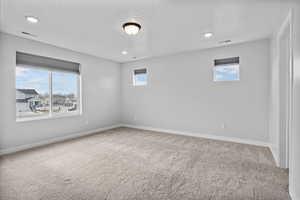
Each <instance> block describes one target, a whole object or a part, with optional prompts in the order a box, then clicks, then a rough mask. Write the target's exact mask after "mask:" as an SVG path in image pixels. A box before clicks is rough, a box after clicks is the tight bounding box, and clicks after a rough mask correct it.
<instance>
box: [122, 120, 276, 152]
mask: <svg viewBox="0 0 300 200" xmlns="http://www.w3.org/2000/svg"><path fill="white" fill-rule="evenodd" d="M122 127H128V128H136V129H143V130H149V131H156V132H164V133H170V134H176V135H185V136H193V137H201V138H207V139H213V140H221V141H227V142H235V143H242V144H251V145H256V146H263V147H269V148H270V147H271V144H270V143H267V142H261V141H256V140H248V139H241V138H235V137H226V136H217V135H212V134H200V133H192V132H185V131H176V130H170V129H161V128H153V127H148V126H136V125H131V124H122Z"/></svg>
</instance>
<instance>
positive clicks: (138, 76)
mask: <svg viewBox="0 0 300 200" xmlns="http://www.w3.org/2000/svg"><path fill="white" fill-rule="evenodd" d="M133 85H134V86H141V85H147V69H146V68H142V69H135V70H134V71H133Z"/></svg>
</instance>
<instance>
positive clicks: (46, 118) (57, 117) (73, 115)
mask: <svg viewBox="0 0 300 200" xmlns="http://www.w3.org/2000/svg"><path fill="white" fill-rule="evenodd" d="M80 116H82V113H79V112H77V113H72V114H57V115H52V116H41V117H28V118H23V119H16V122H17V123H19V122H31V121H40V120H51V119H60V118H70V117H80Z"/></svg>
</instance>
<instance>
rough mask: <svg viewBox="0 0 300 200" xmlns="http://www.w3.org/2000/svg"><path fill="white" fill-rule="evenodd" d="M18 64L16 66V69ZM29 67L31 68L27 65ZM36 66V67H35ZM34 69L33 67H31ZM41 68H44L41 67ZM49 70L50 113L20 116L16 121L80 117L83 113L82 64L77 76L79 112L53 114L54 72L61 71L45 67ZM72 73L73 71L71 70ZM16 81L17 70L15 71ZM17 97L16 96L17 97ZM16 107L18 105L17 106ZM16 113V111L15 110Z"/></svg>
mask: <svg viewBox="0 0 300 200" xmlns="http://www.w3.org/2000/svg"><path fill="white" fill-rule="evenodd" d="M17 67H18V66H16V67H15V70H16V68H17ZM27 68H30V66H29V67H27ZM33 68H34V67H33ZM31 69H32V68H31ZM41 69H43V68H42V67H41ZM45 70H46V71H47V72H48V78H49V81H48V84H49V114H48V115H47V116H36V117H25V118H18V117H17V116H15V117H16V122H26V121H38V120H44V119H57V118H65V117H78V116H81V115H82V110H83V109H82V75H81V65H79V74H78V76H77V94H78V97H77V105H78V106H79V108H78V111H77V112H73V113H61V114H53V111H52V110H53V109H52V104H53V102H52V95H53V93H52V92H53V90H52V88H53V84H52V82H53V78H52V73H53V72H60V71H59V70H49V69H45ZM64 73H68V72H64ZM69 73H71V72H69ZM15 82H16V71H15ZM15 99H16V97H15ZM15 109H16V106H15ZM15 113H16V112H15Z"/></svg>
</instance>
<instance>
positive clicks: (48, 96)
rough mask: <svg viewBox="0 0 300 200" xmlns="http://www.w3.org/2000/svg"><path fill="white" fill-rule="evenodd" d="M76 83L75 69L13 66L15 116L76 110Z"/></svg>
mask: <svg viewBox="0 0 300 200" xmlns="http://www.w3.org/2000/svg"><path fill="white" fill-rule="evenodd" d="M51 83H52V84H51ZM78 83H79V74H76V73H70V72H56V71H49V70H47V69H42V68H30V67H19V66H17V67H16V117H17V119H24V118H34V117H42V116H45V117H46V116H48V117H51V116H55V115H60V114H71V113H78V112H79V105H78V104H79V98H78V97H79V92H78V91H79V90H78V89H79V87H78ZM51 91H52V92H51Z"/></svg>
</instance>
